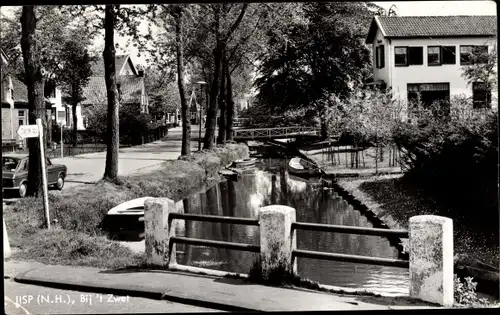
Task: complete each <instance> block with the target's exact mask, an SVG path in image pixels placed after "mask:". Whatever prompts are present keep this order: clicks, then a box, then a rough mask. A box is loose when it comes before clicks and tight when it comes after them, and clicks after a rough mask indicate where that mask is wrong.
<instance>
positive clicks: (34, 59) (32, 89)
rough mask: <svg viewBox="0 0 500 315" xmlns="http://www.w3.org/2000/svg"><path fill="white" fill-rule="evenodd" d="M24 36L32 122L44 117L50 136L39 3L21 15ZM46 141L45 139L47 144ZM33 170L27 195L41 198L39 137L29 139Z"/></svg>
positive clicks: (44, 130) (44, 128) (22, 39)
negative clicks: (39, 37) (39, 41)
mask: <svg viewBox="0 0 500 315" xmlns="http://www.w3.org/2000/svg"><path fill="white" fill-rule="evenodd" d="M21 26H22V37H21V49H22V53H23V60H24V70H25V72H26V80H25V83H26V86H27V88H28V104H29V114H28V115H29V116H28V119H29V124H30V125H35V124H36V119H37V118H40V119H41V120H42V125H43V134H44V136H46V134H47V133H46V130H47V126H46V124H47V122H46V116H45V114H46V109H45V98H44V81H43V76H42V68H41V63H40V59H39V56H40V53H39V47H38V46H37V44H36V41H35V38H34V37H35V29H36V16H35V6H32V5H27V6H23V11H22V16H21ZM45 144H46V141H44V145H45ZM28 148H29V170H28V189H27V195H29V196H34V197H36V198H39V197H40V196H42V195H43V186H42V164H41V160H40V142H39V140H38V139H37V138H28Z"/></svg>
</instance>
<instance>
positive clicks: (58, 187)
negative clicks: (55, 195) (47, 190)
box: [56, 175, 64, 190]
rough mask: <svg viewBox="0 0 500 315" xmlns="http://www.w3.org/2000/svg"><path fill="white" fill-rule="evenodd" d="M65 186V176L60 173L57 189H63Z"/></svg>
mask: <svg viewBox="0 0 500 315" xmlns="http://www.w3.org/2000/svg"><path fill="white" fill-rule="evenodd" d="M63 187H64V176H63V175H59V177H58V178H57V183H56V188H57V190H62V189H63Z"/></svg>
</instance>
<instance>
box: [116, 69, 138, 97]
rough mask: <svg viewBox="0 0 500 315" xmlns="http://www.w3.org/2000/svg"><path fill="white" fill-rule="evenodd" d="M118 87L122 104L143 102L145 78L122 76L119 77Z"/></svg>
mask: <svg viewBox="0 0 500 315" xmlns="http://www.w3.org/2000/svg"><path fill="white" fill-rule="evenodd" d="M116 84H117V85H119V91H120V96H121V102H122V103H137V102H140V101H141V94H142V87H143V85H144V78H143V77H137V76H135V75H121V76H119V77H117V82H116Z"/></svg>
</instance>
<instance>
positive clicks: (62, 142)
mask: <svg viewBox="0 0 500 315" xmlns="http://www.w3.org/2000/svg"><path fill="white" fill-rule="evenodd" d="M63 127H64V124H63V122H62V120H61V129H60V130H61V159H62V158H63V157H64V156H63V155H64V147H63V146H64V141H63V133H64V132H63V131H64V130H63Z"/></svg>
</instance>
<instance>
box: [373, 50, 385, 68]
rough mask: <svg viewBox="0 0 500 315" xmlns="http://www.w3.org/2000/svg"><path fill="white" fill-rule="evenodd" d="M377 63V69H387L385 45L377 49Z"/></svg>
mask: <svg viewBox="0 0 500 315" xmlns="http://www.w3.org/2000/svg"><path fill="white" fill-rule="evenodd" d="M375 63H376V67H377V69H382V68H384V67H385V51H384V45H378V46H377V48H376V49H375Z"/></svg>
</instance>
